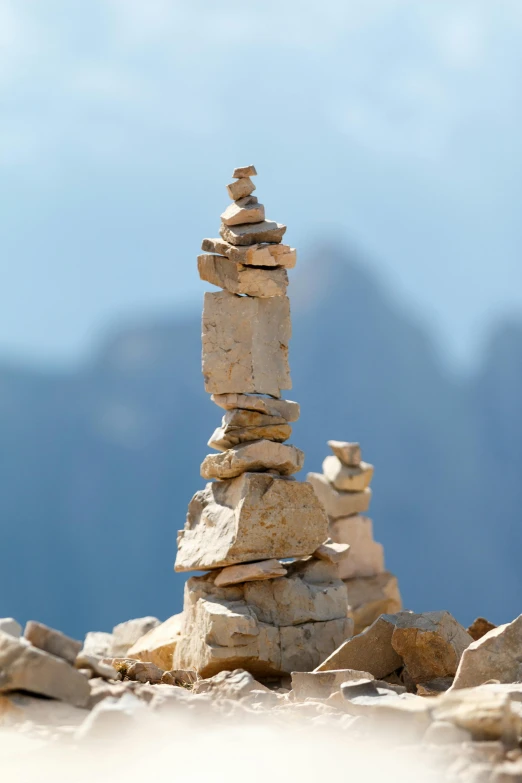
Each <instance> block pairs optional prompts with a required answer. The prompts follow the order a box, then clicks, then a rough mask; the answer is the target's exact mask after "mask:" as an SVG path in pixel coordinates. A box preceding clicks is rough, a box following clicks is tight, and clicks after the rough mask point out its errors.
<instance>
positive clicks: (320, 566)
mask: <svg viewBox="0 0 522 783" xmlns="http://www.w3.org/2000/svg"><path fill="white" fill-rule="evenodd" d="M285 568H286V569H287V571H288V575H289V576H293V575H294V574H296V575H298V576H300V577H301V578H303V579H304V580H305V581H306V582H309V583H310V584H320V583H321V582H334V581H337V580H338V579H339V566H338V565H337V564H336V563H328V562H327V561H326V560H318V559H317V558H316V557H313V556H311V557H303V558H300V559H299V560H294V561H293V562H292V563H285Z"/></svg>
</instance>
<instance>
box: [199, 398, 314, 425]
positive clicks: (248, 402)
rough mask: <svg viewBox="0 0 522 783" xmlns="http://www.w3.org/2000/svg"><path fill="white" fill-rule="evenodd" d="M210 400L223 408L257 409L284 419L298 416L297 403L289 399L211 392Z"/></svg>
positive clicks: (290, 419) (294, 419)
mask: <svg viewBox="0 0 522 783" xmlns="http://www.w3.org/2000/svg"><path fill="white" fill-rule="evenodd" d="M211 400H212V402H215V403H216V405H219V407H220V408H224V409H225V410H227V411H229V410H234V409H236V408H239V409H241V410H246V411H257V412H258V413H265V414H266V415H267V416H281V417H282V418H283V419H286V421H297V420H298V418H299V413H300V407H299V403H297V402H292V401H291V400H273V399H267V398H266V397H254V396H252V395H250V394H234V393H230V394H213V395H212V397H211Z"/></svg>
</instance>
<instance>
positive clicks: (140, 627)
mask: <svg viewBox="0 0 522 783" xmlns="http://www.w3.org/2000/svg"><path fill="white" fill-rule="evenodd" d="M159 624H160V621H159V620H158V618H157V617H139V618H137V619H135V620H127V622H125V623H120V624H119V625H117V626H115V628H113V630H112V643H111V648H110V651H109V657H112V658H124V657H125V656H126V655H127V653H128V651H129V650H130V648H131V647H132V645H133V644H135V643H136V642H137V641H138V639H141V637H142V636H144V635H145V634H146V633H148V632H149V631H151V630H152V629H153V628H156V626H158V625H159Z"/></svg>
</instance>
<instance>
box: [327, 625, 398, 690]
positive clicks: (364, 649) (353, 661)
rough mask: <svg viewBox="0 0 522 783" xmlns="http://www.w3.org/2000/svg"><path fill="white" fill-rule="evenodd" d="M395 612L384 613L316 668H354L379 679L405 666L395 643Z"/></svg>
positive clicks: (329, 669) (328, 669)
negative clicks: (393, 641)
mask: <svg viewBox="0 0 522 783" xmlns="http://www.w3.org/2000/svg"><path fill="white" fill-rule="evenodd" d="M395 621H396V617H395V615H386V614H384V615H382V617H379V618H378V619H377V620H376V621H375V622H374V623H373V624H372V625H370V627H369V628H366V630H365V631H363V632H362V633H360V634H358V635H357V636H354V637H353V638H352V639H348V640H347V641H345V642H344V643H343V644H342V645H341V646H340V647H339V649H338V650H335V652H333V653H332V654H331V655H330V656H329V657H328V658H327V659H326V660H325V661H323V662H322V663H321V664H320V666H318V667H317V669H316V671H331V670H333V669H355V670H357V671H364V672H370V674H371V675H372V676H373V677H377V678H378V679H379V678H381V677H386V676H387V675H388V674H391V672H393V671H395V669H398V668H399V667H400V666H402V659H401V657H400V655H398V653H397V652H396V651H395V650H394V648H393V646H392V636H393V632H394V630H395Z"/></svg>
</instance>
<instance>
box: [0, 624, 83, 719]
mask: <svg viewBox="0 0 522 783" xmlns="http://www.w3.org/2000/svg"><path fill="white" fill-rule="evenodd" d="M10 691H27V692H28V693H37V694H40V695H42V696H49V697H50V698H51V699H58V700H60V701H65V702H67V703H68V704H72V705H74V706H75V707H85V706H86V705H87V702H88V700H89V695H90V688H89V681H88V680H87V678H86V677H85V676H84V675H83V674H80V672H79V671H77V669H75V668H74V667H73V666H71V665H70V664H69V663H67V661H64V660H63V658H57V657H56V656H55V655H50V654H49V653H47V652H45V651H44V650H41V649H40V648H39V647H35V646H34V645H32V644H31V643H30V642H28V641H27V639H24V638H16V637H14V636H11V634H8V633H5V632H3V631H0V693H6V692H10Z"/></svg>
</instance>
